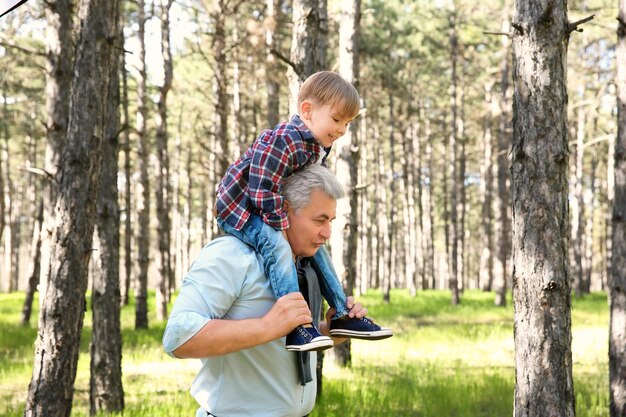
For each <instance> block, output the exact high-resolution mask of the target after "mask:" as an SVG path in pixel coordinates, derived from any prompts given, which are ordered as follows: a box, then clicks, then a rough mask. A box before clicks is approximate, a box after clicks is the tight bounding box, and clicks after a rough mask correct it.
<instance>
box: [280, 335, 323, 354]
mask: <svg viewBox="0 0 626 417" xmlns="http://www.w3.org/2000/svg"><path fill="white" fill-rule="evenodd" d="M334 345H335V344H334V343H333V339H331V338H330V337H326V336H322V337H318V338H315V339H313V340H312V341H311V342H310V343H306V344H304V345H287V346H285V348H286V349H287V350H290V351H292V352H308V351H310V350H326V349H329V348H331V347H333V346H334Z"/></svg>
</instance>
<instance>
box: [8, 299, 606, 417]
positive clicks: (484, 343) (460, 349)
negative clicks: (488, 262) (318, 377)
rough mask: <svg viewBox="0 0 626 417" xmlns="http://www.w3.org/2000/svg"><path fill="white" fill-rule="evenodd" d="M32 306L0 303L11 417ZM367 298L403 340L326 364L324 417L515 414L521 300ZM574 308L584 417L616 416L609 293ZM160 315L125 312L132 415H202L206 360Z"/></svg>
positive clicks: (83, 406) (79, 410) (19, 391)
mask: <svg viewBox="0 0 626 417" xmlns="http://www.w3.org/2000/svg"><path fill="white" fill-rule="evenodd" d="M153 296H154V294H152V293H151V294H150V299H149V305H151V306H152V305H154V298H153ZM23 298H24V295H23V294H22V293H17V294H1V295H0V333H1V334H2V338H1V339H0V404H2V405H0V416H7V417H9V416H11V417H13V416H15V417H18V416H21V415H22V411H23V403H24V399H25V396H26V392H27V388H28V382H29V380H30V377H31V374H30V372H31V366H32V358H33V342H34V340H35V336H36V330H35V326H34V325H33V326H30V327H21V326H19V324H18V323H19V318H20V311H21V308H22V303H23ZM358 299H359V301H361V302H362V303H363V304H364V305H366V306H367V307H368V309H369V311H370V315H371V316H372V317H374V318H375V319H376V320H377V321H379V322H380V323H382V324H384V325H388V326H391V327H393V328H394V330H395V336H394V337H393V338H391V339H387V340H383V341H379V342H364V341H353V343H352V355H353V356H352V366H351V367H350V368H337V367H336V366H334V365H333V364H332V362H331V361H329V360H326V363H325V368H324V375H325V377H324V387H323V393H322V395H321V396H320V398H319V399H318V404H317V406H316V408H315V410H314V412H313V413H312V416H316V417H322V416H324V417H332V416H342V417H343V416H360V415H367V416H424V417H426V416H431V417H441V416H457V417H463V416H465V417H500V416H506V415H511V414H512V409H513V390H514V384H515V382H514V346H513V311H512V310H513V309H512V307H510V306H511V302H510V299H509V300H508V301H509V303H508V305H509V307H506V308H498V307H495V306H493V294H492V293H483V292H479V291H466V292H465V293H464V296H463V301H462V304H461V305H459V306H452V305H451V304H450V298H449V294H448V292H445V291H424V292H420V293H419V294H418V295H417V297H414V298H413V297H410V296H409V295H408V293H407V292H406V291H400V290H394V291H392V293H391V303H389V304H387V303H384V302H383V298H382V294H381V292H379V291H371V292H369V293H368V294H366V295H364V296H362V297H358ZM572 304H573V308H572V323H573V331H572V333H573V346H572V351H573V358H574V384H575V389H576V395H577V397H576V413H577V416H579V417H581V416H582V417H603V416H608V414H607V411H606V410H608V386H607V377H606V375H607V373H608V365H607V359H606V346H605V341H606V340H607V329H606V323H607V321H608V309H607V300H606V295H605V294H603V293H595V294H591V295H590V296H587V297H585V298H581V299H574V300H573V302H572ZM36 305H37V300H35V303H34V306H35V307H36ZM36 313H37V312H36V311H35V312H34V314H36ZM153 314H154V313H153V312H151V315H150V328H149V329H145V330H134V304H133V300H132V299H131V303H130V304H129V305H128V306H125V307H124V308H123V309H122V328H123V339H124V349H123V367H124V369H123V378H124V380H123V383H124V391H125V401H126V410H125V412H124V415H125V416H134V417H158V416H164V417H165V416H167V417H177V416H190V415H193V412H194V410H195V409H196V407H197V405H196V403H195V401H194V400H193V398H191V396H190V395H189V393H188V389H189V386H190V384H191V381H192V380H193V378H194V376H195V372H196V370H197V368H198V361H181V360H175V359H172V358H169V357H168V356H167V355H165V354H164V353H163V350H162V348H161V335H162V334H163V329H164V327H165V323H163V322H157V321H156V320H155V318H154V315H153ZM33 317H35V316H33ZM90 326H91V318H90V314H89V313H87V315H86V317H85V334H84V335H83V343H82V345H81V354H80V359H79V364H78V375H77V378H76V385H75V386H76V391H75V394H74V407H73V412H72V415H73V416H81V417H82V416H87V415H88V408H89V407H88V402H89V351H88V344H89V336H90Z"/></svg>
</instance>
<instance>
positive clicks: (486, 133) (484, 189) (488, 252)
mask: <svg viewBox="0 0 626 417" xmlns="http://www.w3.org/2000/svg"><path fill="white" fill-rule="evenodd" d="M492 87H493V84H489V83H486V84H485V107H486V111H485V118H484V120H483V159H482V161H481V165H480V179H481V180H480V191H479V192H480V201H481V202H482V209H481V232H482V248H481V252H480V268H479V280H478V281H479V286H480V288H481V289H482V290H483V291H491V286H492V284H493V251H494V247H493V232H492V226H493V211H492V195H493V194H492V192H491V191H492V189H493V175H492V172H493V171H492V166H493V157H492V149H493V143H492V133H491V132H492V123H493V115H494V111H493V107H494V106H493V104H494V103H493V95H492V93H491V89H492Z"/></svg>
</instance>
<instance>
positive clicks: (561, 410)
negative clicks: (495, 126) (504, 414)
mask: <svg viewBox="0 0 626 417" xmlns="http://www.w3.org/2000/svg"><path fill="white" fill-rule="evenodd" d="M513 21H514V22H515V23H514V27H515V33H514V36H513V54H514V55H513V56H514V58H513V59H514V74H513V80H514V81H515V90H514V98H513V112H514V113H513V149H512V168H511V172H512V185H513V294H514V305H515V314H514V317H515V319H514V321H515V324H514V329H515V366H516V382H515V409H514V415H515V417H531V416H533V417H534V416H539V415H548V416H551V417H556V416H562V417H573V416H574V415H575V408H574V400H575V397H574V387H573V381H572V351H571V341H572V334H571V305H570V304H571V303H570V292H571V288H570V276H569V271H568V267H567V264H568V248H567V246H568V226H567V224H568V181H567V180H568V178H567V171H568V134H567V90H566V66H565V65H566V54H567V41H568V37H569V23H568V21H567V6H566V3H565V1H564V0H561V1H555V2H549V3H541V4H537V3H532V4H531V3H527V2H516V5H515V15H514V17H513Z"/></svg>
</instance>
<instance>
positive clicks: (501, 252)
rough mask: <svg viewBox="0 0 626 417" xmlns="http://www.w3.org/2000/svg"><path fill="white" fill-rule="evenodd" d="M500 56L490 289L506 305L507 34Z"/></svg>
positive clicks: (508, 235) (506, 11)
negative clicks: (496, 192) (491, 280)
mask: <svg viewBox="0 0 626 417" xmlns="http://www.w3.org/2000/svg"><path fill="white" fill-rule="evenodd" d="M509 4H510V0H505V5H504V10H503V13H502V15H503V18H502V31H503V32H505V33H508V32H509V31H510V30H511V29H510V23H509V22H510V18H509V9H510V6H509ZM501 42H502V60H501V62H500V117H499V120H498V145H497V150H498V152H497V155H496V166H495V170H496V175H495V177H496V178H497V184H498V185H497V189H498V195H497V198H495V199H494V203H495V205H496V207H495V210H494V214H495V218H496V222H495V228H494V235H495V237H496V240H495V242H494V245H495V247H496V253H495V255H496V256H495V259H494V261H495V263H494V274H493V278H494V282H493V287H494V288H493V289H494V291H495V297H494V304H495V305H496V306H499V307H504V306H505V305H506V293H507V288H508V285H507V280H508V275H509V272H508V270H509V268H508V263H509V258H510V256H511V243H510V242H511V230H510V229H511V226H510V224H511V221H510V216H509V207H510V205H511V192H510V190H509V188H510V187H509V181H510V173H509V144H510V134H509V131H508V128H507V125H508V123H509V119H510V115H511V113H510V107H511V103H510V93H509V90H510V87H509V77H510V64H509V51H510V49H511V41H510V40H509V38H508V37H506V36H502V39H501Z"/></svg>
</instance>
